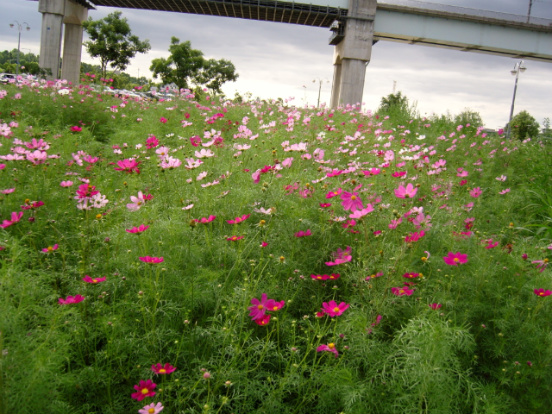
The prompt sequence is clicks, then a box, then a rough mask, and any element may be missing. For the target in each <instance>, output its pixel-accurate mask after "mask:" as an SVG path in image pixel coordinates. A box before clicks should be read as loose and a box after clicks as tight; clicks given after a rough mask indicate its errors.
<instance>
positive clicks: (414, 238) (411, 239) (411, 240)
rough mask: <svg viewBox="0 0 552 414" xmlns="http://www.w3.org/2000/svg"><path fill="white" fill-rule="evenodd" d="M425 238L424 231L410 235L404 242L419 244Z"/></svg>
mask: <svg viewBox="0 0 552 414" xmlns="http://www.w3.org/2000/svg"><path fill="white" fill-rule="evenodd" d="M424 236H425V231H423V230H422V231H420V232H419V233H417V232H414V233H410V234H409V235H408V236H406V238H405V239H404V241H405V242H407V243H414V242H417V241H418V240H420V239H421V238H422V237H424Z"/></svg>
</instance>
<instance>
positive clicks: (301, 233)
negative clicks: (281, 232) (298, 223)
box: [295, 229, 312, 237]
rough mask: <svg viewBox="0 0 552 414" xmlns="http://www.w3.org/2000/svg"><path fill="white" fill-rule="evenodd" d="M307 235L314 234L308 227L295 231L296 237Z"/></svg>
mask: <svg viewBox="0 0 552 414" xmlns="http://www.w3.org/2000/svg"><path fill="white" fill-rule="evenodd" d="M307 236H312V233H311V231H310V229H308V230H307V231H303V230H301V231H298V232H297V233H295V237H307Z"/></svg>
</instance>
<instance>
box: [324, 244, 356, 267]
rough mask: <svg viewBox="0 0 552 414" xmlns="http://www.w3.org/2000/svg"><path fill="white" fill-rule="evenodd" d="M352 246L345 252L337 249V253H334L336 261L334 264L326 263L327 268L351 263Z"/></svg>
mask: <svg viewBox="0 0 552 414" xmlns="http://www.w3.org/2000/svg"><path fill="white" fill-rule="evenodd" d="M350 253H351V246H347V248H346V249H345V250H342V249H337V251H336V252H334V253H332V257H333V259H334V261H333V262H326V266H336V265H340V264H343V263H347V262H350V261H351V259H352V258H353V256H351V255H350Z"/></svg>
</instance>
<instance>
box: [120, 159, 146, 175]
mask: <svg viewBox="0 0 552 414" xmlns="http://www.w3.org/2000/svg"><path fill="white" fill-rule="evenodd" d="M117 165H118V167H115V170H116V171H124V172H126V173H127V174H132V173H133V172H135V173H136V174H140V169H139V168H138V166H139V165H140V161H136V160H135V159H133V158H128V159H125V160H119V161H117Z"/></svg>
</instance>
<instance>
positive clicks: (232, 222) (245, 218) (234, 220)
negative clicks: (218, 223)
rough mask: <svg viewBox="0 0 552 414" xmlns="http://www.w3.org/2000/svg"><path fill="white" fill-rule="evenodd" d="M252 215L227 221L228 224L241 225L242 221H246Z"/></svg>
mask: <svg viewBox="0 0 552 414" xmlns="http://www.w3.org/2000/svg"><path fill="white" fill-rule="evenodd" d="M249 216H250V214H244V215H243V216H241V217H236V218H235V219H233V220H226V222H227V223H228V224H238V223H241V222H242V221H245V220H247V219H248V218H249Z"/></svg>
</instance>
